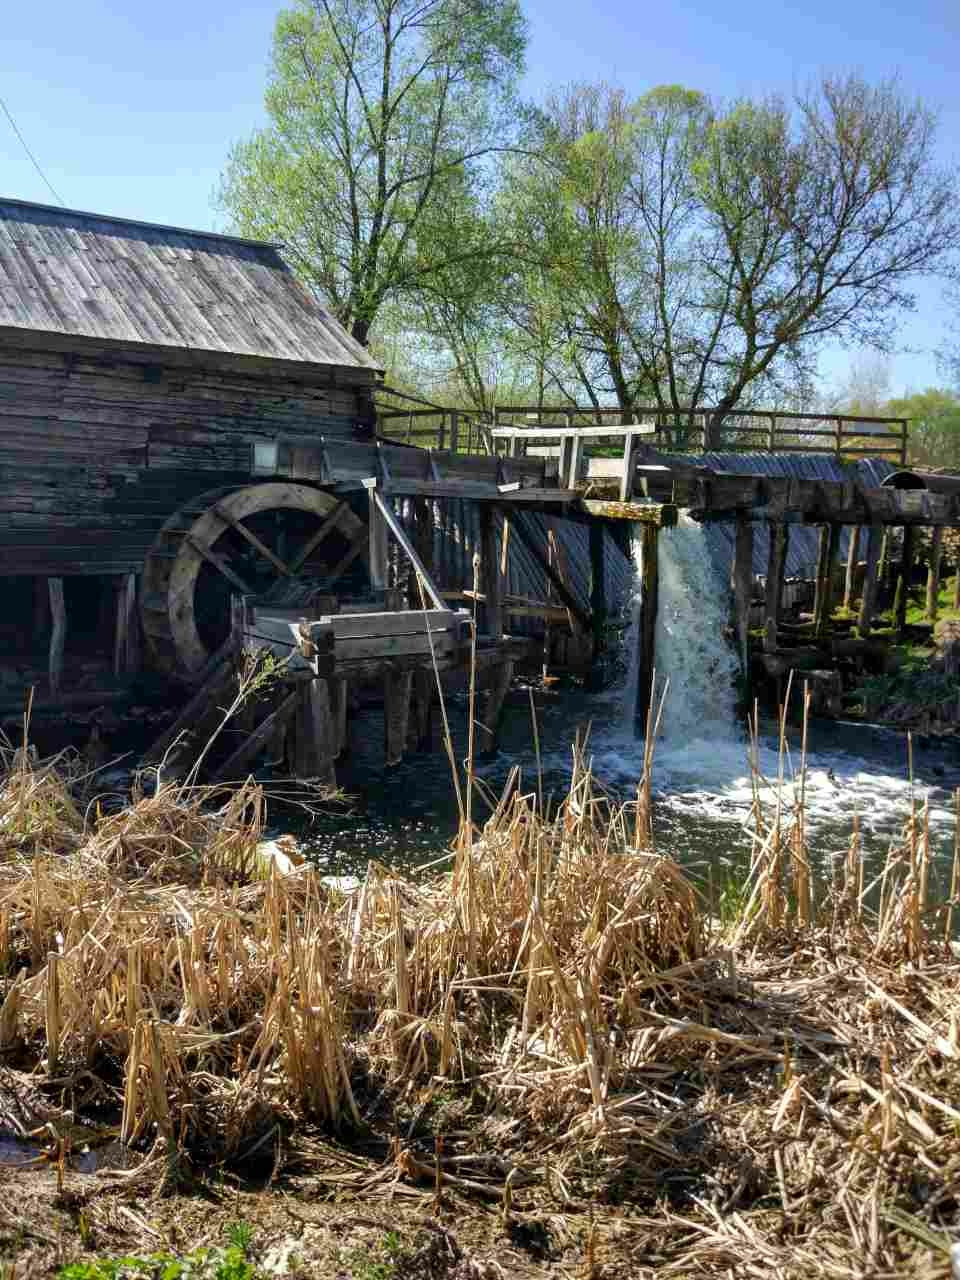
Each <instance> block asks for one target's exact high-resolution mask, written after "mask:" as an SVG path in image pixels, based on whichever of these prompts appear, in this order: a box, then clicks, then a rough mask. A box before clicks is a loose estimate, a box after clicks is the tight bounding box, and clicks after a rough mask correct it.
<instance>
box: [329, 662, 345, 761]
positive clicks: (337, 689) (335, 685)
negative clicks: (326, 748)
mask: <svg viewBox="0 0 960 1280" xmlns="http://www.w3.org/2000/svg"><path fill="white" fill-rule="evenodd" d="M349 704H350V693H349V688H348V686H347V682H346V680H345V679H344V677H343V676H337V677H335V678H334V679H332V680H331V681H330V715H331V718H332V720H333V748H334V759H335V760H339V759H340V757H341V756H344V755H346V754H347V748H348V745H349V729H348V723H347V711H348V709H349Z"/></svg>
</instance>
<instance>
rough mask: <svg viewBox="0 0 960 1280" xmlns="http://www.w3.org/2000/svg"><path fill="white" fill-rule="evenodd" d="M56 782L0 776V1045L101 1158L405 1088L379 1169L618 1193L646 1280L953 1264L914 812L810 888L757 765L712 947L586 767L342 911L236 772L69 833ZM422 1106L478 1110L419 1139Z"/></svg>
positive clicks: (952, 1022) (929, 929) (708, 933)
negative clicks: (558, 788)
mask: <svg viewBox="0 0 960 1280" xmlns="http://www.w3.org/2000/svg"><path fill="white" fill-rule="evenodd" d="M783 736H784V738H785V733H784V735H783ZM751 755H752V758H753V759H755V760H757V759H759V753H758V752H757V751H756V748H755V745H754V748H753V750H752V753H751ZM804 764H805V762H804V759H803V752H801V760H800V768H801V770H802V769H803V768H804ZM58 768H59V765H58V764H40V763H35V762H31V760H30V759H29V754H28V753H23V754H22V755H21V756H20V758H18V760H17V761H16V762H15V763H14V762H13V761H12V760H11V761H9V762H8V768H7V772H6V774H5V776H4V777H3V779H2V782H0V841H2V845H0V973H2V974H4V975H6V976H4V977H3V978H0V1051H2V1052H3V1054H4V1059H5V1061H6V1062H8V1063H10V1064H11V1065H14V1066H19V1067H21V1068H24V1069H32V1070H34V1071H38V1072H40V1073H41V1076H42V1075H43V1074H45V1075H46V1076H47V1077H48V1078H51V1079H52V1080H53V1081H55V1088H56V1090H57V1091H58V1093H60V1094H62V1093H64V1091H69V1090H71V1089H74V1088H76V1087H78V1084H77V1082H81V1081H86V1082H88V1083H89V1081H90V1080H95V1081H97V1082H99V1084H100V1086H101V1087H102V1089H101V1094H100V1096H102V1090H105V1091H106V1092H107V1094H108V1095H112V1096H113V1097H115V1098H116V1099H117V1107H118V1121H119V1129H120V1133H121V1137H122V1139H123V1141H125V1142H127V1143H130V1144H147V1145H149V1144H150V1143H151V1142H153V1141H157V1140H160V1141H162V1143H163V1144H164V1145H165V1146H166V1147H167V1148H168V1149H169V1150H176V1151H179V1152H181V1153H183V1154H184V1155H186V1156H192V1157H194V1158H205V1159H211V1158H212V1159H217V1160H223V1159H231V1158H232V1159H240V1158H243V1157H245V1156H247V1155H249V1154H251V1153H252V1152H256V1151H262V1150H263V1149H264V1148H265V1146H269V1144H270V1143H271V1141H272V1137H273V1135H274V1134H277V1133H279V1132H280V1131H281V1130H288V1129H289V1128H290V1127H292V1126H295V1125H296V1124H298V1123H301V1124H302V1123H306V1122H312V1123H313V1124H315V1125H320V1126H322V1127H323V1128H324V1129H325V1130H327V1131H334V1132H336V1131H339V1132H340V1133H341V1134H344V1135H345V1134H348V1133H350V1132H353V1131H356V1130H358V1129H360V1128H363V1127H366V1126H367V1125H369V1124H370V1123H371V1122H372V1120H371V1117H372V1115H373V1113H374V1111H375V1110H376V1107H375V1103H374V1098H381V1097H382V1096H383V1094H384V1091H385V1090H386V1091H389V1090H391V1089H392V1090H393V1095H392V1096H395V1097H400V1098H403V1097H406V1098H411V1097H412V1098H420V1099H422V1100H423V1101H422V1103H421V1105H420V1109H419V1110H418V1112H417V1113H416V1115H415V1116H414V1119H413V1121H411V1123H410V1126H409V1128H406V1129H405V1135H406V1136H405V1137H403V1138H401V1137H400V1136H399V1135H397V1137H396V1142H395V1148H394V1169H395V1176H397V1177H408V1178H413V1179H426V1180H428V1181H430V1182H431V1184H432V1185H434V1189H435V1194H437V1195H439V1194H440V1192H439V1191H437V1190H436V1188H438V1187H440V1186H441V1183H442V1186H443V1188H444V1194H446V1193H448V1192H450V1193H455V1194H461V1195H466V1196H474V1195H484V1196H486V1195H489V1196H492V1197H494V1198H496V1199H498V1200H499V1201H500V1202H501V1203H502V1204H503V1205H505V1206H507V1209H509V1212H510V1214H512V1215H515V1214H516V1213H518V1212H520V1213H522V1212H523V1210H524V1204H525V1203H526V1204H527V1206H528V1207H529V1206H530V1205H533V1204H535V1203H538V1197H539V1198H540V1199H543V1198H544V1197H546V1198H547V1199H548V1200H551V1201H554V1202H559V1206H560V1207H561V1208H565V1209H568V1210H569V1209H571V1208H575V1207H576V1206H577V1205H578V1204H580V1205H582V1204H583V1200H582V1197H584V1196H595V1195H603V1196H607V1197H628V1198H631V1199H634V1200H637V1199H639V1200H640V1201H641V1203H642V1204H644V1205H645V1206H646V1208H645V1209H644V1212H643V1216H641V1217H638V1218H634V1219H633V1220H632V1222H633V1230H634V1231H635V1232H636V1233H637V1240H638V1242H639V1243H638V1244H637V1249H636V1257H635V1266H634V1267H633V1269H632V1272H631V1273H632V1274H634V1275H636V1276H638V1277H643V1276H646V1275H650V1276H652V1275H653V1274H655V1273H656V1274H657V1275H664V1274H665V1275H671V1274H672V1275H677V1276H687V1275H693V1274H697V1275H728V1274H735V1275H737V1276H741V1275H742V1276H754V1275H755V1276H766V1275H778V1276H785V1277H793V1276H796V1277H800V1276H811V1275H823V1276H853V1275H863V1276H866V1275H874V1274H875V1275H881V1274H893V1273H895V1272H897V1271H898V1269H899V1270H900V1272H901V1273H902V1271H903V1268H904V1266H905V1265H906V1264H907V1262H908V1261H909V1262H910V1264H911V1265H913V1264H914V1263H916V1264H917V1265H919V1262H924V1263H929V1265H930V1266H931V1267H932V1268H933V1270H932V1271H931V1272H930V1274H931V1275H933V1274H939V1273H942V1274H944V1275H945V1274H946V1272H945V1271H942V1272H938V1270H937V1269H938V1268H941V1267H942V1258H941V1256H940V1253H939V1252H938V1248H937V1247H935V1245H936V1243H937V1242H942V1240H945V1239H946V1238H947V1236H946V1234H945V1232H946V1229H947V1225H948V1224H949V1223H950V1222H953V1221H955V1220H956V1215H957V1212H958V1204H957V1188H958V1186H960V966H958V964H957V957H956V955H955V953H954V949H953V944H952V943H951V942H950V941H949V939H945V936H944V929H945V928H947V927H948V925H949V912H950V911H951V910H952V907H953V906H955V905H956V903H955V902H954V903H952V904H950V903H948V904H945V905H943V906H942V907H941V906H934V904H933V903H932V902H931V901H930V876H929V870H930V852H929V838H928V822H927V819H926V816H925V814H924V813H922V812H920V813H915V814H914V815H913V816H912V818H911V820H910V822H909V823H908V824H907V829H906V830H905V833H904V837H903V840H902V841H901V842H899V843H898V844H897V845H896V847H895V848H894V849H893V850H892V852H891V858H890V860H889V862H888V864H887V867H886V869H885V872H884V875H883V878H882V883H881V884H880V885H879V886H870V885H867V886H864V884H863V873H862V866H863V863H862V857H861V856H860V848H859V842H858V836H857V833H856V831H855V832H854V836H853V838H852V840H851V844H850V848H849V851H848V853H847V855H846V857H845V858H844V859H843V860H842V862H841V864H840V865H839V866H838V868H837V872H836V875H835V877H834V878H833V880H832V881H828V882H825V883H823V884H820V883H818V882H817V880H816V878H815V877H814V875H813V874H812V870H811V858H810V854H809V851H808V848H807V838H806V825H805V823H804V818H803V803H804V794H803V786H802V784H801V785H800V786H799V787H794V788H793V789H792V790H790V791H789V792H788V789H787V787H786V772H787V766H786V765H785V764H783V763H782V764H781V770H780V771H781V775H782V776H781V785H780V787H778V789H777V792H776V801H775V803H774V806H773V812H772V813H768V812H766V811H765V809H764V805H763V804H762V802H761V793H762V791H763V788H762V786H761V785H760V782H759V780H758V782H757V785H756V788H755V795H756V802H755V819H756V833H757V834H756V848H755V851H754V857H753V859H752V872H751V875H752V879H751V883H750V888H749V891H748V894H747V897H746V902H745V906H744V909H743V911H742V912H741V914H740V917H739V919H738V920H737V921H735V922H733V924H732V925H730V926H729V927H721V926H720V924H719V923H718V921H717V920H716V919H715V918H713V916H712V914H711V911H710V907H709V904H708V903H706V902H704V901H703V900H702V899H701V898H700V897H699V895H698V893H697V891H696V889H695V888H694V887H693V885H692V884H691V882H690V881H689V879H688V878H687V876H686V875H685V873H684V872H683V870H682V868H681V867H680V866H679V865H678V864H677V863H676V862H674V861H673V860H672V859H671V858H670V857H668V856H666V855H664V854H662V853H659V852H654V851H653V849H652V840H651V836H650V822H649V806H650V803H651V801H650V794H649V789H648V788H641V791H640V794H639V795H638V799H637V802H636V803H635V804H632V805H629V806H626V807H619V806H617V805H615V804H613V803H611V801H610V800H609V799H608V797H606V796H605V795H604V793H603V792H602V791H601V790H600V789H599V788H598V787H597V784H596V782H595V780H594V779H593V777H592V774H591V772H590V769H589V766H588V763H587V760H586V758H585V756H584V752H583V750H582V749H576V750H575V753H574V760H573V768H572V776H571V782H570V786H569V789H568V792H567V795H566V797H565V798H564V800H563V802H562V803H561V804H560V805H559V807H558V809H557V811H556V813H555V814H553V815H552V816H551V817H550V818H549V819H548V818H546V817H545V816H544V815H543V813H542V812H541V806H540V803H539V801H538V797H537V795H536V794H535V793H533V794H527V793H525V792H524V791H523V790H522V789H521V788H520V787H519V785H518V779H517V778H516V777H514V778H513V779H512V781H511V785H510V786H509V787H508V789H507V791H506V792H505V794H504V796H503V798H502V799H501V801H500V803H499V805H497V807H496V809H495V810H494V812H493V815H492V817H491V818H490V819H489V820H488V822H487V823H486V825H485V826H484V827H483V828H482V829H481V830H478V831H476V832H470V835H469V837H468V838H465V837H461V838H459V839H458V841H457V845H456V849H457V857H456V863H455V866H454V869H453V871H451V872H444V873H442V874H438V873H435V872H433V871H431V872H430V873H427V874H424V875H422V876H421V877H418V878H413V877H409V876H401V875H399V874H397V873H395V872H394V871H392V870H391V869H390V868H388V867H385V866H382V865H380V864H377V863H371V864H370V865H369V866H368V868H367V871H366V874H365V876H364V878H363V881H362V883H361V884H360V885H359V886H358V888H357V889H356V890H355V891H353V892H349V893H342V892H340V891H338V890H335V889H332V888H330V887H328V886H327V885H326V884H325V883H324V881H323V879H322V877H321V876H320V875H319V873H318V872H317V871H316V870H314V869H312V868H311V867H309V866H298V867H295V868H293V869H292V870H290V871H289V872H288V873H287V874H281V873H280V870H279V869H278V867H277V865H276V864H272V865H271V867H270V869H269V871H268V873H267V874H266V875H264V873H263V869H262V866H261V864H260V861H259V859H258V855H257V845H258V841H259V838H260V834H261V827H262V823H263V804H262V797H261V795H260V793H259V791H258V789H257V788H255V787H254V786H253V785H252V784H248V786H246V787H244V788H242V789H241V790H240V791H238V792H235V793H232V794H231V793H216V792H212V791H209V790H208V791H190V790H183V789H180V790H176V789H161V790H160V791H159V792H158V793H157V794H156V795H154V796H151V797H143V798H141V799H139V800H138V801H137V802H136V803H134V804H133V805H132V806H131V807H130V808H129V809H127V810H125V811H124V812H123V813H120V814H117V815H113V816H108V817H98V816H97V815H96V813H94V814H93V815H92V816H91V815H88V816H87V820H86V821H84V819H83V818H82V816H81V815H80V813H79V811H78V810H77V808H76V806H74V805H73V804H72V801H71V786H70V782H69V779H64V778H63V776H62V775H61V774H60V773H59V772H58ZM957 884H958V873H957V870H956V867H955V868H954V872H953V882H952V893H953V897H954V898H955V897H956V890H957ZM877 887H879V890H880V893H879V905H878V907H876V908H875V909H874V910H870V909H868V907H867V902H868V900H869V899H870V893H871V890H873V891H874V892H875V891H876V888H877ZM444 1090H446V1091H450V1090H453V1091H454V1092H456V1091H458V1090H460V1091H462V1094H463V1096H464V1097H472V1098H475V1097H479V1098H480V1099H481V1103H482V1105H481V1111H480V1113H478V1115H477V1116H476V1117H475V1123H474V1124H473V1125H472V1126H468V1127H467V1130H466V1131H465V1132H461V1133H460V1134H459V1135H457V1134H453V1135H451V1134H447V1136H446V1137H445V1138H444V1141H443V1142H442V1143H437V1144H436V1145H435V1146H434V1137H433V1136H432V1135H431V1136H429V1143H430V1145H429V1147H427V1146H425V1145H424V1142H426V1138H425V1137H421V1139H420V1145H419V1146H418V1145H417V1142H418V1138H417V1136H416V1133H417V1115H420V1114H421V1113H422V1112H423V1110H424V1108H426V1107H428V1106H429V1105H430V1102H431V1099H433V1098H434V1097H435V1096H436V1095H437V1093H438V1091H444ZM0 1102H2V1099H0ZM507 1209H505V1210H504V1212H505V1213H506V1212H507ZM924 1232H926V1235H924ZM931 1240H933V1241H934V1245H931ZM644 1241H646V1243H644ZM944 1256H945V1255H944ZM918 1260H919V1261H918Z"/></svg>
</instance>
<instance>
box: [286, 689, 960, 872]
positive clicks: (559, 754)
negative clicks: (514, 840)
mask: <svg viewBox="0 0 960 1280" xmlns="http://www.w3.org/2000/svg"><path fill="white" fill-rule="evenodd" d="M534 704H535V710H536V719H537V726H538V732H539V738H540V747H541V760H542V766H543V786H544V791H545V794H547V795H552V796H553V797H554V799H555V800H557V799H559V798H560V797H561V796H562V795H563V794H564V792H565V788H566V783H567V781H568V779H569V773H570V757H571V753H570V744H571V742H572V741H573V738H574V736H575V734H576V733H577V731H578V730H580V731H581V732H585V731H586V730H587V728H588V727H589V729H590V737H589V745H588V754H590V755H592V759H593V765H594V771H595V774H596V776H597V779H598V781H599V782H600V783H601V784H602V785H603V786H605V787H606V788H608V789H609V790H610V792H611V793H612V794H613V795H614V796H615V797H618V798H621V799H623V800H630V799H632V798H633V796H634V794H635V789H636V785H637V781H638V779H639V776H640V772H641V767H642V743H640V742H637V741H635V740H634V739H633V738H632V736H631V735H630V734H629V733H628V732H627V731H626V729H625V728H624V727H623V721H624V719H625V716H624V711H623V695H622V694H617V693H613V694H610V695H608V696H606V697H601V698H597V697H591V696H589V695H587V694H585V693H584V692H583V691H582V690H580V689H576V688H573V689H570V688H567V689H555V690H550V691H546V690H543V689H539V688H538V689H536V690H535V692H534ZM448 713H449V717H450V722H451V728H452V731H453V734H454V738H455V748H456V754H457V758H458V759H459V760H462V759H463V758H464V757H465V755H466V715H465V700H464V699H462V698H461V699H458V700H452V701H450V702H449V703H448ZM790 740H791V744H792V750H793V754H792V755H791V760H790V764H792V766H793V768H794V769H796V768H798V764H799V745H798V740H799V730H798V729H792V730H791V734H790ZM440 741H441V740H440V724H439V714H438V713H436V712H435V724H434V748H435V749H434V750H433V751H431V752H429V753H423V754H418V755H414V756H411V757H409V758H408V759H406V760H405V761H404V762H403V763H402V764H401V765H399V766H397V767H396V768H394V769H391V770H387V771H384V768H383V720H382V711H380V710H379V709H378V708H370V709H368V710H366V711H363V712H361V713H360V714H359V715H358V716H357V717H356V718H355V719H354V720H353V722H352V724H351V750H350V754H349V756H348V758H347V759H346V760H345V761H344V762H343V763H342V764H341V766H340V767H339V769H338V778H339V781H340V783H341V785H342V786H343V787H344V788H345V789H346V790H347V791H348V792H350V793H351V795H352V797H353V804H352V808H351V811H350V812H349V813H346V814H342V813H341V814H337V815H334V816H331V817H327V818H321V819H318V820H317V821H315V822H313V823H312V824H307V823H303V822H302V821H301V820H300V819H298V816H297V814H296V811H294V810H293V809H285V807H284V806H283V805H275V806H274V807H273V809H272V811H271V821H272V825H273V826H274V827H275V829H276V830H293V831H296V832H297V834H299V835H300V836H301V837H302V838H303V839H304V841H305V842H306V843H307V846H308V849H309V852H310V854H311V856H313V857H314V858H316V860H317V862H318V863H319V865H320V866H321V867H323V869H324V870H325V871H327V872H328V873H329V874H333V875H355V874H357V873H358V872H359V873H362V871H363V869H364V868H365V866H366V863H367V861H368V859H370V858H374V859H377V860H380V861H384V862H387V863H389V864H392V865H396V866H415V865H421V864H423V863H426V862H429V861H431V860H433V859H436V858H438V857H440V856H442V855H443V854H444V852H445V851H446V849H447V847H448V845H449V842H450V840H451V838H452V836H453V835H454V834H455V831H456V828H457V818H458V810H457V803H456V799H455V794H454V789H453V786H452V784H451V771H450V766H449V763H448V761H447V758H446V755H445V753H444V752H443V750H442V749H441V748H440ZM761 747H762V750H761V770H762V772H763V773H764V774H765V775H766V776H767V778H768V779H770V780H771V781H773V782H775V780H776V775H777V769H778V761H777V753H776V731H775V726H774V725H772V724H768V725H767V726H766V731H765V735H764V737H763V740H762V744H761ZM500 748H501V749H500V753H499V754H498V755H497V757H496V758H495V759H494V760H492V761H486V762H482V763H481V764H480V766H479V772H480V776H481V777H482V779H483V781H484V783H485V784H486V785H487V786H488V787H489V788H490V789H491V790H492V791H493V792H495V793H499V790H500V789H501V787H502V785H503V783H504V781H505V780H506V777H507V775H508V773H509V771H510V769H511V767H513V766H514V765H518V766H520V768H521V770H522V778H523V785H524V786H525V787H526V788H529V789H530V790H534V789H535V788H536V786H537V764H536V752H535V748H534V736H533V725H532V717H531V709H530V703H529V692H528V690H526V689H518V690H514V691H512V692H511V694H510V696H509V698H508V702H507V705H506V707H505V709H504V716H503V724H502V729H501V735H500ZM913 762H914V786H913V788H912V789H911V787H910V784H909V780H908V769H907V742H906V735H905V734H903V733H899V732H895V731H892V730H887V729H883V728H878V727H872V726H867V725H861V724H855V723H848V724H844V723H837V722H832V721H831V722H822V723H815V724H813V725H812V726H811V731H810V738H809V751H808V764H807V775H806V794H807V823H808V829H809V833H810V834H809V843H810V847H811V849H812V852H813V854H814V858H815V860H816V862H817V863H818V864H819V865H820V867H821V868H822V869H823V870H824V871H826V870H828V869H829V866H830V864H831V861H832V859H833V858H834V857H836V856H839V855H840V854H842V853H843V852H844V851H845V850H846V848H847V847H848V845H849V841H850V835H851V830H852V820H853V815H854V813H855V812H856V813H859V816H860V824H861V832H862V843H863V849H864V856H865V857H866V858H867V860H868V871H869V869H870V868H871V867H872V866H873V865H876V864H878V863H879V862H881V861H882V859H883V857H884V856H885V854H886V852H887V849H888V847H889V845H890V843H891V841H892V840H894V839H896V838H897V836H898V835H899V834H900V832H901V831H902V828H903V824H904V822H905V821H906V819H907V818H908V816H909V813H910V809H911V803H913V804H915V805H917V806H918V807H921V806H922V804H923V802H924V800H925V799H928V800H929V805H930V813H931V835H932V839H931V846H932V849H933V851H934V854H935V863H936V867H935V875H934V880H935V881H938V882H939V883H940V887H941V888H942V886H943V884H944V883H945V880H946V877H947V876H948V874H949V865H950V858H951V856H952V849H953V839H954V822H953V794H952V793H953V790H954V788H957V787H960V748H958V746H957V745H956V744H955V743H954V742H953V741H951V740H946V741H941V742H939V743H938V742H935V741H920V742H917V743H915V745H914V752H913ZM790 776H791V769H790V767H789V765H788V768H787V779H788V785H787V787H786V789H785V795H786V797H787V800H789V797H790V794H791V787H790V785H789V778H790ZM654 782H655V791H656V795H657V803H656V808H655V833H656V836H657V840H658V847H660V848H661V849H662V850H663V851H664V852H670V853H672V854H673V855H674V856H676V857H677V858H678V859H679V860H681V861H683V862H684V863H685V864H687V865H690V866H691V867H694V868H696V869H698V870H700V871H701V872H702V874H703V875H704V876H705V877H706V875H707V874H708V870H707V869H709V874H711V875H713V874H719V875H720V877H721V878H722V875H723V868H724V867H726V866H734V867H736V866H740V865H742V864H743V863H744V861H745V860H746V859H747V858H748V856H749V850H750V847H751V837H750V831H749V818H750V806H751V801H752V791H751V786H750V781H749V771H748V767H747V744H746V740H745V737H744V736H743V735H741V734H740V733H739V732H738V731H737V730H736V728H735V727H733V726H730V728H729V731H728V732H726V733H725V734H718V733H717V732H716V730H715V729H713V731H712V732H711V733H710V734H709V735H707V736H705V738H704V739H700V740H697V739H694V740H687V741H685V742H681V743H677V742H672V741H664V742H662V743H659V744H658V748H657V761H656V765H655V770H654ZM911 795H912V798H911ZM774 799H775V796H774V789H773V788H771V789H770V790H769V791H768V793H767V795H766V807H767V809H768V811H769V812H772V809H773V804H774ZM474 803H475V812H476V813H477V814H478V816H480V817H481V818H482V817H483V816H484V815H485V813H486V812H487V808H486V806H485V805H484V803H483V802H482V800H480V799H476V800H475V802H474ZM936 889H937V885H936V884H935V885H934V891H935V892H936Z"/></svg>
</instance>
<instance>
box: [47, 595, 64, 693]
mask: <svg viewBox="0 0 960 1280" xmlns="http://www.w3.org/2000/svg"><path fill="white" fill-rule="evenodd" d="M47 591H48V592H49V595H50V617H51V622H52V626H51V629H50V654H49V664H48V670H49V676H50V692H51V693H52V694H54V695H56V694H58V693H59V692H60V683H61V680H62V678H63V649H64V644H65V642H66V634H67V609H66V605H65V604H64V600H63V579H62V578H48V579H47Z"/></svg>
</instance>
